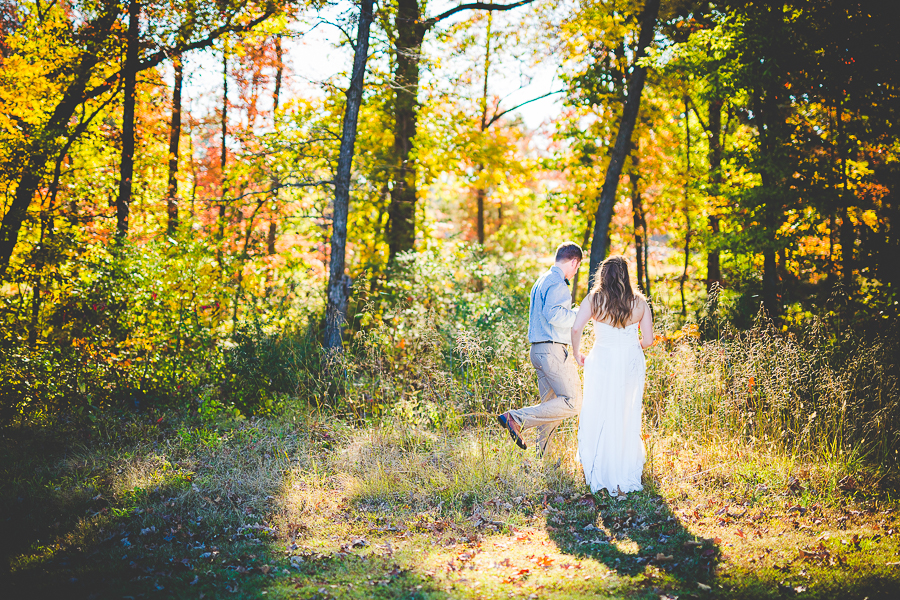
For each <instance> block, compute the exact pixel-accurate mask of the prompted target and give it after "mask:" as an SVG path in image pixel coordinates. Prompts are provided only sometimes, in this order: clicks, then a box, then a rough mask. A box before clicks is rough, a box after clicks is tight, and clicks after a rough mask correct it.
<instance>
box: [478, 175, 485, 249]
mask: <svg viewBox="0 0 900 600" xmlns="http://www.w3.org/2000/svg"><path fill="white" fill-rule="evenodd" d="M479 167H481V165H479ZM480 171H481V169H478V170H477V171H476V172H480ZM476 185H477V186H478V187H477V188H476V189H475V206H476V208H475V210H476V211H477V213H478V214H477V217H478V219H477V223H476V225H477V231H478V243H479V244H481V245H482V246H484V240H485V237H484V197H485V195H486V192H485V191H484V186H482V185H481V183H477V184H476Z"/></svg>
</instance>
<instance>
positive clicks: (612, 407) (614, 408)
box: [578, 322, 647, 495]
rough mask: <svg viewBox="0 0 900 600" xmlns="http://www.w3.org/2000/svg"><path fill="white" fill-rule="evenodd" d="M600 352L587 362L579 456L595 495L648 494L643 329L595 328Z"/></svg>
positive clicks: (595, 349)
mask: <svg viewBox="0 0 900 600" xmlns="http://www.w3.org/2000/svg"><path fill="white" fill-rule="evenodd" d="M595 327H596V329H595V341H594V347H593V348H591V351H590V353H589V354H588V355H587V357H586V358H585V360H584V404H583V406H582V409H581V416H580V417H579V422H578V455H579V458H580V460H581V465H582V467H584V478H585V481H587V484H588V486H589V487H590V488H591V491H592V492H594V493H596V492H598V491H599V490H601V489H603V488H606V490H607V491H608V493H610V494H613V495H615V494H616V493H617V490H618V488H622V491H623V492H626V493H627V492H635V491H639V490H642V489H643V487H642V486H641V473H642V472H643V470H644V456H645V450H644V442H643V440H642V439H641V408H642V404H643V397H644V375H645V372H646V368H647V367H646V363H645V361H644V351H643V350H642V349H641V345H640V341H639V340H638V324H637V323H634V324H632V325H628V326H627V327H624V328H619V327H613V326H612V325H607V324H606V323H600V322H596V323H595Z"/></svg>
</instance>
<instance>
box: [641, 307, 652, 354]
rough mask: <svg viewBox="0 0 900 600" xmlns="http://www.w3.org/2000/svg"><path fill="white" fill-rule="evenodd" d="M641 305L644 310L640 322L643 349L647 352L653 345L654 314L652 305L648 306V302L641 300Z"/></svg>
mask: <svg viewBox="0 0 900 600" xmlns="http://www.w3.org/2000/svg"><path fill="white" fill-rule="evenodd" d="M641 304H643V307H642V308H643V309H644V314H643V315H641V320H640V323H641V324H640V328H641V348H643V349H644V350H646V349H647V348H649V347H650V346H652V345H653V339H654V334H653V313H652V312H650V305H649V304H647V301H646V300H643V299H641Z"/></svg>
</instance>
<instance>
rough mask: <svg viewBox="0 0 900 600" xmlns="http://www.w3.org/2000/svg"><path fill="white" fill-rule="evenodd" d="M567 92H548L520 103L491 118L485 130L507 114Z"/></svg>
mask: <svg viewBox="0 0 900 600" xmlns="http://www.w3.org/2000/svg"><path fill="white" fill-rule="evenodd" d="M565 91H566V90H556V91H554V92H547V93H546V94H543V95H541V96H537V97H535V98H532V99H531V100H526V101H525V102H522V103H520V104H516V105H515V106H513V107H512V108H507V109H506V110H504V111H503V112H499V113H497V114H495V115H494V116H493V117H491V120H490V121H488V122H487V123H486V124H485V126H484V128H485V129H487V128H488V127H490V126H491V125H493V124H494V123H495V122H496V121H497V120H498V119H500V118H502V117H503V115H505V114H507V113H510V112H512V111H514V110H516V109H517V108H522V107H523V106H525V105H526V104H531V103H532V102H535V101H537V100H540V99H541V98H546V97H547V96H552V95H554V94H562V93H563V92H565Z"/></svg>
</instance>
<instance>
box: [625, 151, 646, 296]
mask: <svg viewBox="0 0 900 600" xmlns="http://www.w3.org/2000/svg"><path fill="white" fill-rule="evenodd" d="M631 162H632V168H631V172H630V173H629V179H630V180H631V215H632V221H633V222H634V256H635V258H636V259H637V260H636V262H637V284H638V288H639V289H640V290H641V293H643V294H644V295H645V296H646V295H647V290H646V288H645V287H644V280H645V278H646V277H645V275H644V239H645V237H646V232H645V231H644V221H643V216H644V206H643V199H642V198H641V188H640V175H639V174H638V157H637V156H632V157H631Z"/></svg>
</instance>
